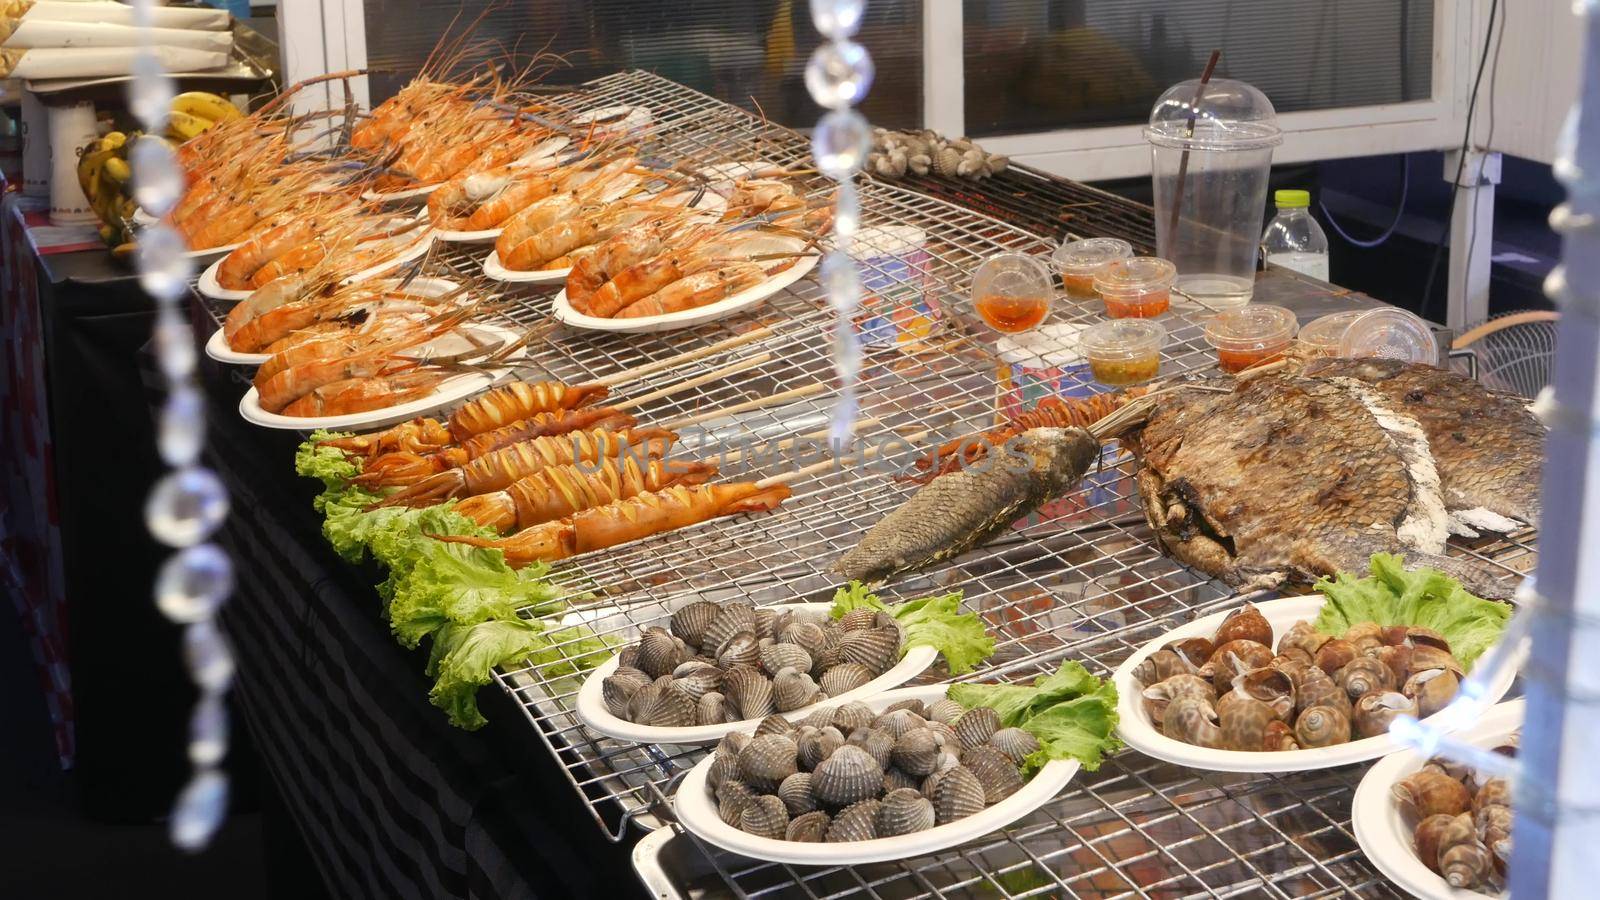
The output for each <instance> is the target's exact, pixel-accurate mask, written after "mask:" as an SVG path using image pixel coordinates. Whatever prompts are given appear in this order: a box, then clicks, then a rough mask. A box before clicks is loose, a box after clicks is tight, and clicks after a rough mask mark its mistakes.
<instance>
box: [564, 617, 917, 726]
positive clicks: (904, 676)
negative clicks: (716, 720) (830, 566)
mask: <svg viewBox="0 0 1600 900" xmlns="http://www.w3.org/2000/svg"><path fill="white" fill-rule="evenodd" d="M832 607H833V604H832V603H793V604H786V605H784V606H782V607H777V608H781V609H788V610H794V611H796V612H801V611H803V612H805V613H807V614H809V616H810V617H811V619H812V621H817V620H820V619H821V618H822V617H824V616H826V615H827V614H828V610H829V609H831V608H832ZM660 624H661V626H662V627H663V628H664V627H666V620H665V619H663V620H662V622H661V623H660ZM936 656H938V651H936V650H934V649H933V648H932V647H923V646H918V647H912V648H910V649H908V650H907V651H906V655H905V656H904V657H902V658H901V659H900V662H898V663H897V664H895V666H894V667H893V668H891V669H889V671H887V672H885V673H883V674H882V675H879V676H878V677H877V678H874V679H872V680H871V681H869V682H867V683H866V684H864V685H862V686H861V687H858V688H856V689H855V690H853V691H846V692H844V693H843V694H840V695H839V696H837V697H829V698H828V699H826V700H824V701H822V702H821V703H815V704H812V705H811V706H807V707H803V708H801V709H797V710H793V711H792V712H786V713H783V714H782V715H783V717H784V718H785V719H788V720H790V721H792V722H798V721H799V720H801V719H803V718H805V717H806V716H808V715H810V714H811V713H812V712H813V711H815V710H816V709H817V708H818V707H822V706H838V705H839V704H841V703H848V702H850V701H851V700H860V699H862V698H865V697H870V696H872V695H874V694H877V693H879V692H881V691H886V690H888V689H890V688H892V687H898V686H900V685H902V684H905V683H906V682H908V681H910V680H911V679H913V678H915V677H917V676H918V675H920V674H922V672H923V670H925V669H927V668H928V667H929V666H931V665H933V660H934V658H935V657H936ZM617 664H618V663H617V657H616V656H612V657H611V658H610V659H608V660H606V661H605V663H603V664H602V665H601V666H600V667H599V668H598V669H595V670H594V671H592V672H590V673H589V677H588V678H586V679H584V682H583V687H581V688H579V689H578V718H580V719H582V720H583V724H585V725H587V726H589V727H590V728H592V729H594V730H595V731H598V732H600V733H601V734H603V735H605V736H607V737H613V738H616V739H618V740H623V741H633V742H635V743H639V744H714V743H716V742H717V741H720V740H722V736H723V735H725V734H727V733H728V732H730V731H750V730H754V729H755V727H756V726H757V725H759V724H760V722H761V720H760V719H745V720H744V721H742V722H724V723H721V724H717V725H696V726H694V727H693V728H660V727H657V726H654V725H639V724H637V723H635V722H629V721H628V720H626V719H619V718H617V717H616V716H614V715H612V714H611V710H609V709H607V708H606V701H605V697H604V695H603V694H601V682H603V681H605V680H606V678H607V677H608V676H609V675H611V673H613V672H615V671H616V670H617Z"/></svg>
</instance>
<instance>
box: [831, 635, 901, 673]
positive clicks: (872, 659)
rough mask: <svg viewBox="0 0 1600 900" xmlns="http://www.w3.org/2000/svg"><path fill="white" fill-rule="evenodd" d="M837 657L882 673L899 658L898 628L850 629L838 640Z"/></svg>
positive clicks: (873, 671)
mask: <svg viewBox="0 0 1600 900" xmlns="http://www.w3.org/2000/svg"><path fill="white" fill-rule="evenodd" d="M839 657H840V658H841V659H842V660H844V661H845V662H854V663H860V664H862V665H863V666H866V667H867V669H868V670H869V671H870V672H872V674H873V675H882V674H883V673H884V672H887V671H889V669H890V668H891V667H893V666H894V664H895V660H897V659H899V658H900V630H899V629H898V628H896V627H895V626H892V625H891V626H888V627H880V628H869V629H864V630H861V631H852V632H849V633H847V634H846V635H845V638H844V640H843V641H840V642H839Z"/></svg>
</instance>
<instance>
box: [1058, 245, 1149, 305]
mask: <svg viewBox="0 0 1600 900" xmlns="http://www.w3.org/2000/svg"><path fill="white" fill-rule="evenodd" d="M1132 255H1133V245H1132V244H1130V243H1128V242H1127V241H1125V240H1122V239H1121V238H1104V237H1102V238H1086V239H1084V240H1081V241H1067V242H1066V243H1064V244H1062V245H1061V246H1059V247H1057V248H1056V250H1055V252H1054V253H1052V254H1050V265H1051V266H1052V267H1053V268H1054V269H1055V270H1056V274H1057V275H1060V276H1061V286H1062V287H1063V288H1065V289H1066V291H1067V296H1068V297H1072V298H1074V299H1077V300H1092V299H1094V295H1095V293H1094V278H1095V276H1096V275H1098V274H1100V270H1101V269H1104V268H1105V267H1106V265H1107V264H1108V263H1110V262H1112V261H1113V260H1118V259H1127V258H1128V257H1130V256H1132Z"/></svg>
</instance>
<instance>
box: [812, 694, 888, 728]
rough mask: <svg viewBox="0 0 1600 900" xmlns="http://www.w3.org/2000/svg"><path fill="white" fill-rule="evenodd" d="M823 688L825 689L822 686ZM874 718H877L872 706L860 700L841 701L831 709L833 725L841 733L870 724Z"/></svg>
mask: <svg viewBox="0 0 1600 900" xmlns="http://www.w3.org/2000/svg"><path fill="white" fill-rule="evenodd" d="M823 690H827V689H826V688H824V689H823ZM828 695H829V696H833V692H832V691H828ZM875 718H877V714H876V713H874V712H873V711H872V707H870V706H868V705H866V704H865V703H862V702H861V701H860V700H852V701H850V702H849V703H842V704H840V705H839V706H837V707H834V710H833V726H834V727H835V728H837V729H839V731H840V733H842V734H850V733H852V732H854V731H855V730H856V729H857V728H861V727H864V726H866V725H868V724H871V722H872V720H873V719H875Z"/></svg>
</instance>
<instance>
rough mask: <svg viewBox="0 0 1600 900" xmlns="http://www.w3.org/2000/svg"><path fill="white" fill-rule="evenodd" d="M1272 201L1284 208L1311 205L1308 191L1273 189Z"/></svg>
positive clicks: (1302, 207) (1303, 207)
mask: <svg viewBox="0 0 1600 900" xmlns="http://www.w3.org/2000/svg"><path fill="white" fill-rule="evenodd" d="M1272 202H1273V203H1276V204H1278V206H1280V207H1282V208H1284V209H1305V208H1306V207H1308V206H1310V205H1311V192H1310V191H1293V190H1286V191H1273V192H1272Z"/></svg>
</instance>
